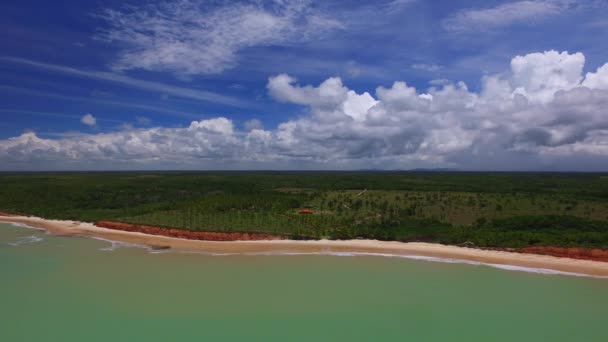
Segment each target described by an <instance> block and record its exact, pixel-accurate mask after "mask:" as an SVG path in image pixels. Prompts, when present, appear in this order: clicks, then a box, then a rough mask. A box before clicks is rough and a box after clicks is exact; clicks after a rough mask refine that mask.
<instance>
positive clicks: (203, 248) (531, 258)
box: [0, 216, 608, 276]
mask: <svg viewBox="0 0 608 342" xmlns="http://www.w3.org/2000/svg"><path fill="white" fill-rule="evenodd" d="M0 222H12V223H20V224H25V225H28V226H31V227H35V228H41V229H45V230H47V231H48V232H49V233H50V234H55V235H66V236H85V237H97V238H103V239H108V240H114V241H120V242H126V243H133V244H141V245H148V246H153V247H159V248H171V249H174V250H179V251H192V252H205V253H217V254H221V253H370V254H386V255H408V256H423V257H436V258H444V259H460V260H467V261H473V262H480V263H487V264H497V265H508V266H517V267H526V268H537V269H549V270H555V271H560V272H569V273H579V274H585V275H593V276H608V263H607V262H600V261H590V260H577V259H569V258H558V257H553V256H547V255H536V254H522V253H511V252H502V251H489V250H480V249H474V248H465V247H457V246H446V245H440V244H431V243H419V242H410V243H402V242H391V241H377V240H317V241H294V240H268V241H266V240H263V241H200V240H187V239H179V238H172V237H165V236H158V235H149V234H143V233H137V232H126V231H119V230H112V229H107V228H101V227H97V226H95V225H93V224H91V223H85V222H78V221H62V220H47V219H43V218H39V217H26V216H0Z"/></svg>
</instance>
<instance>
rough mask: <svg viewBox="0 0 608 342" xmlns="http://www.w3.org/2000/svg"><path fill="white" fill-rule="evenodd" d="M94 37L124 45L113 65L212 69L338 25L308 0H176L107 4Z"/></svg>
mask: <svg viewBox="0 0 608 342" xmlns="http://www.w3.org/2000/svg"><path fill="white" fill-rule="evenodd" d="M100 17H101V18H103V19H105V21H106V22H107V27H106V28H105V29H104V30H102V31H101V32H100V33H99V35H98V38H100V39H103V40H105V41H108V42H116V43H118V44H119V46H121V47H122V48H123V51H122V53H121V54H120V56H119V58H118V60H117V61H116V62H115V63H114V64H113V67H114V69H115V70H128V69H144V70H152V71H169V72H173V73H175V74H177V75H178V76H190V75H197V74H217V73H221V72H222V71H224V70H226V69H229V68H232V67H234V66H235V65H236V64H237V63H238V53H239V52H240V51H241V50H243V49H245V48H249V47H255V46H270V45H285V44H292V43H295V42H301V41H306V40H309V39H312V38H315V37H318V36H320V35H323V34H324V33H325V32H328V31H331V30H334V29H337V28H341V27H342V24H341V23H339V22H338V21H336V20H334V19H331V18H329V17H327V16H325V15H323V14H321V13H320V12H319V11H318V10H316V9H315V8H314V7H313V6H311V2H310V1H306V0H300V1H282V0H280V1H257V0H251V1H244V2H238V3H237V2H214V3H209V2H204V1H201V0H180V1H171V2H161V3H157V4H146V5H142V6H138V7H136V6H129V7H125V8H124V9H122V10H113V9H106V10H105V11H104V12H103V13H102V14H101V15H100Z"/></svg>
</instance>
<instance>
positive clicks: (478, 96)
mask: <svg viewBox="0 0 608 342" xmlns="http://www.w3.org/2000/svg"><path fill="white" fill-rule="evenodd" d="M584 61H585V58H584V56H583V55H582V54H580V53H574V54H569V53H567V52H562V53H559V52H556V51H546V52H544V53H533V54H528V55H525V56H516V57H515V58H513V60H512V62H511V67H510V69H507V70H506V71H505V72H502V73H500V74H496V75H488V76H486V77H484V79H483V81H482V87H481V89H480V91H479V92H473V91H471V90H469V89H468V87H467V86H466V84H464V83H463V82H455V83H454V82H449V81H445V80H443V81H441V82H435V83H434V86H433V87H431V88H429V89H427V90H426V91H420V90H418V89H416V88H414V87H412V86H411V85H408V84H407V83H405V82H401V81H398V82H395V83H393V85H392V86H390V87H378V88H377V89H376V90H375V92H374V93H373V95H372V94H370V93H367V92H363V93H357V92H355V91H353V90H351V89H349V88H348V87H347V86H345V85H344V84H343V83H342V80H341V79H340V78H335V77H334V78H328V79H327V80H325V81H324V82H321V83H320V84H319V85H316V86H313V85H299V84H297V80H296V79H295V78H294V77H291V76H289V75H285V74H281V75H277V76H274V77H271V78H270V79H269V80H268V84H267V88H268V92H269V94H270V95H271V96H272V97H273V98H275V99H276V100H278V101H282V102H289V103H294V104H298V105H301V106H304V107H305V108H307V109H308V112H307V113H305V114H301V116H299V117H296V118H293V119H290V120H286V121H284V122H282V123H280V124H279V125H278V127H277V128H276V129H274V130H265V129H263V127H262V126H261V123H258V122H257V121H255V120H251V121H250V122H248V123H246V124H245V125H244V129H242V130H241V129H238V128H236V127H235V126H234V123H233V122H232V121H231V120H230V119H228V118H225V117H217V118H211V119H206V120H200V121H193V122H192V123H191V124H190V125H189V126H188V127H186V128H160V127H153V128H140V129H134V130H124V131H118V132H114V133H106V134H95V135H88V134H85V135H77V136H66V137H64V138H62V139H58V140H56V139H42V138H40V137H38V136H37V135H36V134H35V133H33V132H30V133H24V134H22V135H21V136H18V137H14V138H11V139H6V140H0V161H2V163H0V165H2V166H3V168H6V169H10V168H11V167H12V168H15V167H17V166H20V167H23V165H30V166H31V168H36V167H38V168H44V167H49V165H51V164H52V163H56V164H57V165H63V166H64V167H65V165H75V166H74V167H75V168H77V167H78V165H80V166H82V165H104V166H107V165H123V166H124V165H127V166H126V167H132V168H133V167H134V166H133V165H139V167H142V168H145V167H146V166H147V167H158V166H159V165H160V166H164V167H166V166H167V165H169V166H173V168H265V169H268V168H313V169H321V168H332V169H335V168H413V167H454V168H461V169H503V170H509V169H516V170H522V169H551V170H555V169H560V168H561V169H571V170H572V169H573V170H590V169H593V170H597V169H604V170H605V169H608V119H607V118H606V116H605V108H608V89H607V87H606V82H605V81H606V79H607V77H606V76H607V75H606V74H607V72H606V70H608V67H607V65H608V64H607V65H604V66H603V67H600V68H598V69H597V71H595V72H590V73H587V74H586V75H585V76H584V77H583V73H582V70H583V66H584Z"/></svg>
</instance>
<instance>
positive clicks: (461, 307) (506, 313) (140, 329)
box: [0, 223, 608, 342]
mask: <svg viewBox="0 0 608 342" xmlns="http://www.w3.org/2000/svg"><path fill="white" fill-rule="evenodd" d="M0 272H1V273H0V274H1V276H2V278H1V280H0V341H10V342H12V341H62V342H69V341H397V340H401V341H403V340H409V341H608V327H607V326H606V322H607V317H608V279H596V278H592V277H577V276H569V275H560V274H543V273H538V272H534V270H526V271H521V270H507V269H498V268H495V267H489V266H485V265H471V264H463V263H453V262H452V263H448V262H438V261H436V260H435V261H430V260H414V259H408V258H398V257H386V256H362V255H349V254H342V255H205V254H201V253H196V254H195V253H179V252H173V251H154V250H150V249H148V248H143V247H140V246H129V245H124V244H120V243H113V242H110V241H102V240H95V239H89V238H79V237H60V236H51V235H47V234H46V233H45V232H44V231H39V230H33V229H28V228H24V227H18V226H15V225H9V224H3V223H0Z"/></svg>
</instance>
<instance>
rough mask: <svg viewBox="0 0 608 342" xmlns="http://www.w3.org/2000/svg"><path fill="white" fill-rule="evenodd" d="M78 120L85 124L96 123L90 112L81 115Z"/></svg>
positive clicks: (91, 124) (93, 124)
mask: <svg viewBox="0 0 608 342" xmlns="http://www.w3.org/2000/svg"><path fill="white" fill-rule="evenodd" d="M80 122H81V123H82V124H83V125H87V126H95V125H97V119H95V117H94V116H93V115H91V114H85V115H83V116H82V118H80Z"/></svg>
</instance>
